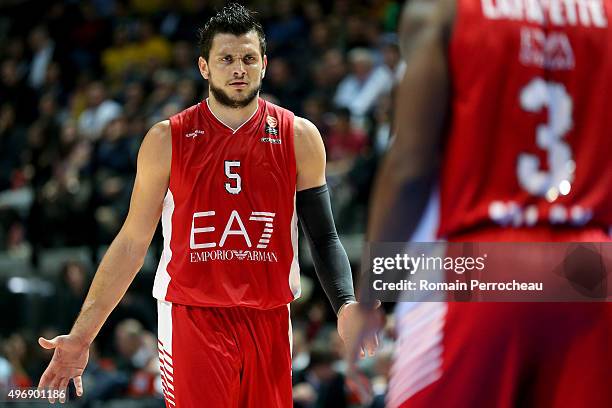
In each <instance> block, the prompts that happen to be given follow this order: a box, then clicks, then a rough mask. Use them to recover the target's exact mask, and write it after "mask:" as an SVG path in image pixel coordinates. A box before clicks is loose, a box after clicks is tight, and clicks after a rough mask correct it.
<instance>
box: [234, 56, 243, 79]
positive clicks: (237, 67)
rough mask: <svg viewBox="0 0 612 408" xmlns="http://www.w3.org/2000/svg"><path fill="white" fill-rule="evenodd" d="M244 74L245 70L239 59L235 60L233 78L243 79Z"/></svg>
mask: <svg viewBox="0 0 612 408" xmlns="http://www.w3.org/2000/svg"><path fill="white" fill-rule="evenodd" d="M244 74H246V69H244V62H242V60H241V59H236V62H235V63H234V76H236V77H243V76H244Z"/></svg>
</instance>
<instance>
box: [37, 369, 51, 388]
mask: <svg viewBox="0 0 612 408" xmlns="http://www.w3.org/2000/svg"><path fill="white" fill-rule="evenodd" d="M54 377H55V374H53V371H51V369H49V368H47V369H46V370H45V372H44V373H43V375H42V376H41V377H40V381H39V382H38V389H39V390H44V389H46V388H49V384H51V382H52V381H53V378H54Z"/></svg>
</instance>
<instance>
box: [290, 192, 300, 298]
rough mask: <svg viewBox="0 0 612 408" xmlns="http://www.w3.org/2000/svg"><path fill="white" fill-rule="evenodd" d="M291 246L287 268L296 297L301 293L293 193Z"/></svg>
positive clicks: (291, 287) (294, 296) (292, 291)
mask: <svg viewBox="0 0 612 408" xmlns="http://www.w3.org/2000/svg"><path fill="white" fill-rule="evenodd" d="M291 246H292V247H293V260H292V261H291V269H290V270H289V288H290V289H291V293H293V299H297V298H299V297H300V295H301V294H302V288H301V285H300V264H299V260H298V255H299V254H298V226H297V210H296V206H295V194H294V195H293V215H292V216H291Z"/></svg>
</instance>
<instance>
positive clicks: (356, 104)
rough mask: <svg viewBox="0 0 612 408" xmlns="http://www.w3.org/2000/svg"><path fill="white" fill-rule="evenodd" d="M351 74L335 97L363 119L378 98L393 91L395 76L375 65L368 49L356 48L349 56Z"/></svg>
mask: <svg viewBox="0 0 612 408" xmlns="http://www.w3.org/2000/svg"><path fill="white" fill-rule="evenodd" d="M348 59H349V63H350V66H351V73H350V74H349V75H348V76H346V77H345V78H344V79H343V80H342V82H340V85H338V90H337V91H336V95H335V97H334V102H335V103H336V105H338V106H340V107H345V108H348V109H349V110H350V111H351V114H352V115H353V116H354V117H355V118H357V119H362V118H363V117H364V116H365V115H366V114H368V113H369V112H370V111H371V109H372V108H373V107H374V104H375V103H376V101H377V100H378V98H379V97H380V96H381V95H383V94H384V93H387V92H389V91H390V90H391V86H392V85H393V76H392V74H391V72H390V71H389V69H388V68H387V67H386V66H378V67H376V66H375V65H374V56H373V54H372V52H371V51H370V50H368V49H366V48H355V49H353V50H351V51H350V52H349V54H348Z"/></svg>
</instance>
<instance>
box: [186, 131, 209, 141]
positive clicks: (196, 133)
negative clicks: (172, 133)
mask: <svg viewBox="0 0 612 408" xmlns="http://www.w3.org/2000/svg"><path fill="white" fill-rule="evenodd" d="M203 135H204V131H203V130H200V129H196V130H194V131H193V132H191V133H187V134H186V135H185V137H187V138H189V139H195V138H196V137H198V136H203Z"/></svg>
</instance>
